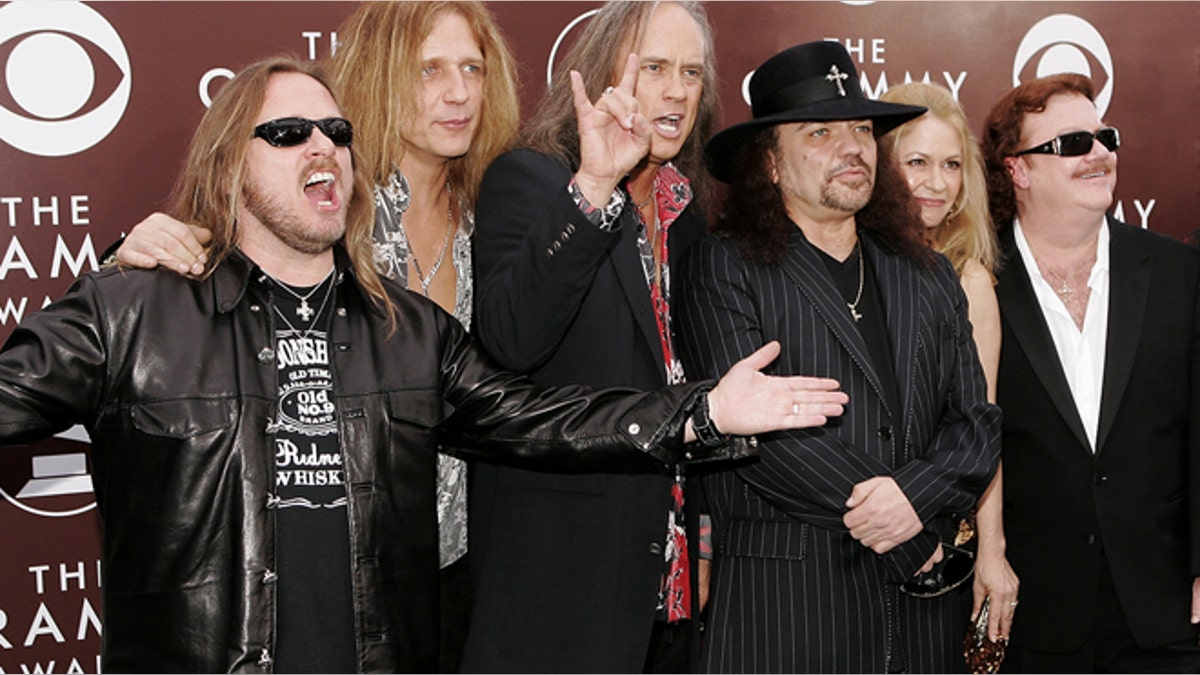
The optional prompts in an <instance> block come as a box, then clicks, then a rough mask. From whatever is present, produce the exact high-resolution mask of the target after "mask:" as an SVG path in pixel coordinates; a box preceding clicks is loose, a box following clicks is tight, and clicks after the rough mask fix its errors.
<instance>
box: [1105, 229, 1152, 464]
mask: <svg viewBox="0 0 1200 675" xmlns="http://www.w3.org/2000/svg"><path fill="white" fill-rule="evenodd" d="M1129 229H1130V226H1129V225H1126V224H1124V223H1120V222H1118V221H1116V220H1112V219H1110V220H1109V222H1108V232H1109V242H1108V256H1109V274H1108V298H1109V299H1108V337H1107V344H1106V346H1105V348H1104V385H1103V391H1102V392H1101V395H1100V430H1099V433H1098V434H1097V435H1096V452H1097V453H1099V452H1100V450H1101V449H1102V448H1103V447H1104V439H1105V438H1106V437H1107V436H1108V432H1109V430H1110V429H1111V428H1112V424H1113V419H1114V418H1115V417H1116V415H1117V410H1119V409H1120V407H1121V398H1122V397H1123V396H1124V394H1125V386H1126V385H1127V384H1128V383H1129V377H1130V374H1131V373H1132V372H1133V361H1134V359H1133V355H1134V354H1135V353H1136V352H1137V348H1138V342H1139V339H1140V338H1141V335H1142V324H1143V322H1144V321H1145V317H1146V304H1147V300H1148V298H1149V295H1150V276H1151V270H1152V269H1153V265H1152V264H1151V262H1150V254H1149V252H1147V251H1146V250H1145V248H1143V247H1142V246H1141V245H1140V244H1139V242H1138V240H1137V238H1136V237H1132V236H1129V235H1130V232H1129Z"/></svg>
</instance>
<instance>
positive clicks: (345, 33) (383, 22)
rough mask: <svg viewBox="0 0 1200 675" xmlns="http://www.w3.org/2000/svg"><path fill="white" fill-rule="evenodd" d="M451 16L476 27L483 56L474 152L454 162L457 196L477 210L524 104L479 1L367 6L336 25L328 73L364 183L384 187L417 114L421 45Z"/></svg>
mask: <svg viewBox="0 0 1200 675" xmlns="http://www.w3.org/2000/svg"><path fill="white" fill-rule="evenodd" d="M447 12H452V13H456V14H458V15H460V16H462V17H463V18H464V19H465V20H466V21H467V24H468V25H470V27H471V32H472V33H473V34H474V36H475V40H476V41H477V42H478V43H479V48H480V50H481V51H482V52H483V69H484V78H483V93H482V97H481V100H480V102H479V128H478V130H477V131H476V133H475V138H474V139H473V140H472V141H471V147H470V150H469V151H468V152H467V153H466V154H465V155H463V156H462V157H456V158H454V159H452V160H450V162H449V171H450V176H449V181H450V185H451V187H452V188H453V189H454V194H455V195H458V196H460V197H462V198H463V199H465V200H466V203H467V204H468V205H470V206H472V207H473V206H474V204H475V198H476V195H477V194H478V192H479V183H480V181H481V180H482V179H483V173H484V171H485V170H486V169H487V167H488V165H489V164H491V162H492V160H493V159H495V158H496V157H497V156H498V155H499V154H500V153H502V152H504V151H505V150H507V149H508V148H509V146H511V145H512V142H513V139H514V138H515V137H516V133H517V124H518V118H519V116H520V105H519V102H518V100H517V84H516V80H517V78H516V65H515V61H514V60H513V57H512V54H511V53H510V52H509V50H508V46H507V45H506V44H505V41H504V38H503V36H502V35H501V34H500V29H499V27H497V25H496V22H495V20H494V19H493V18H492V15H491V13H490V12H488V10H487V8H486V7H484V6H483V3H481V2H366V3H363V4H362V5H360V6H359V7H358V9H356V10H355V11H354V13H353V14H351V15H350V16H349V17H347V18H346V20H345V21H344V22H343V23H342V25H341V27H340V28H338V39H339V42H340V44H339V46H338V49H337V52H336V53H335V54H334V55H333V57H332V58H331V59H330V62H329V72H330V75H331V77H332V78H333V81H334V83H335V84H336V86H337V89H338V93H339V94H340V96H341V101H342V106H343V109H344V110H345V113H346V117H347V118H349V119H350V121H351V122H353V123H354V145H355V147H356V148H357V149H358V156H359V158H360V160H361V162H362V166H361V168H362V170H363V173H364V174H365V175H366V177H367V179H368V180H369V181H370V182H371V183H373V184H375V185H386V184H387V182H388V180H389V178H390V176H391V174H392V172H393V171H395V170H396V168H397V165H398V162H399V160H400V158H402V157H403V156H404V153H405V152H406V150H407V143H406V140H405V138H404V131H403V130H404V127H405V124H406V123H408V122H410V121H412V120H413V119H415V117H416V115H417V97H416V92H418V91H420V87H421V44H422V43H423V42H424V41H425V38H427V37H428V36H429V34H430V33H431V32H432V31H433V28H434V24H435V23H436V21H437V19H438V18H439V17H440V16H442V15H443V14H444V13H447Z"/></svg>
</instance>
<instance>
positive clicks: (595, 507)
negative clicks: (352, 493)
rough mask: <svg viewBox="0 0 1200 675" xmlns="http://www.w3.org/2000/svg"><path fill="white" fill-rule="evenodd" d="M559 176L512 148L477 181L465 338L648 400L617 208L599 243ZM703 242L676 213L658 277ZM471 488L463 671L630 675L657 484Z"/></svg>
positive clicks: (658, 567)
mask: <svg viewBox="0 0 1200 675" xmlns="http://www.w3.org/2000/svg"><path fill="white" fill-rule="evenodd" d="M572 173H573V172H572V170H570V169H568V168H567V167H566V166H565V165H563V164H562V163H561V162H558V161H556V160H554V159H552V158H550V157H547V156H545V155H541V154H538V153H535V152H532V151H528V150H517V151H513V152H510V153H507V154H505V155H503V156H501V157H500V158H499V159H497V160H496V161H495V162H494V163H493V165H492V166H491V167H490V168H489V170H488V172H487V174H486V175H485V177H484V180H483V184H482V186H481V188H480V195H479V203H478V207H477V209H476V231H475V271H476V279H477V284H476V291H475V292H476V305H475V311H476V317H475V324H474V326H475V334H476V336H477V337H478V339H479V340H480V341H481V342H482V344H483V346H484V348H485V349H486V351H488V352H489V353H490V354H491V355H492V356H493V357H495V358H496V360H497V361H499V362H500V363H501V364H502V365H503V366H505V367H508V368H512V369H515V370H517V371H520V372H525V373H529V374H530V375H531V376H532V378H533V379H534V380H535V381H537V382H543V383H577V384H588V385H593V386H606V385H617V384H620V385H625V386H633V387H638V388H642V389H656V388H658V387H661V386H663V385H664V384H665V382H666V375H665V370H664V366H663V356H662V347H661V345H660V341H659V335H658V328H657V324H656V322H655V319H654V313H653V307H652V305H651V301H650V294H649V290H648V288H647V285H646V277H645V274H644V272H643V271H642V267H641V259H640V257H639V253H638V248H637V221H636V216H635V215H634V209H633V206H632V203H631V202H629V203H628V204H627V206H626V209H625V212H624V213H622V214H621V217H620V221H619V222H620V225H619V228H618V229H617V230H616V231H615V232H611V233H608V232H603V231H601V230H600V229H599V228H598V227H596V226H595V225H593V224H592V223H590V222H588V221H587V219H586V218H585V217H584V216H583V214H582V213H581V212H580V211H579V208H578V207H577V206H576V205H575V203H574V201H573V200H572V198H571V196H570V195H569V194H568V192H567V184H568V183H569V181H570V179H571V175H572ZM703 231H704V222H703V219H702V218H701V217H700V214H698V213H697V212H696V210H695V209H694V208H691V207H689V208H688V209H686V210H685V211H684V212H683V213H682V214H681V215H680V217H679V218H678V219H677V220H676V221H675V223H674V224H673V225H672V226H671V228H670V230H669V239H668V241H669V245H670V257H671V264H672V266H674V265H675V264H676V263H677V262H678V261H679V259H680V257H681V256H682V255H683V254H684V253H685V252H686V251H687V249H688V247H689V246H690V245H691V244H692V242H694V241H695V240H697V239H698V238H699V237H700V236H701V235H702V234H703ZM472 480H473V483H472V486H471V512H470V519H469V522H470V530H471V540H470V551H471V560H472V570H473V572H474V582H475V595H474V611H473V614H472V619H471V628H470V635H469V637H468V641H467V647H466V653H465V655H464V658H463V668H464V670H466V671H467V672H511V671H518V672H556V673H557V672H563V673H565V672H641V670H642V665H643V661H644V659H645V656H646V651H647V647H648V645H649V642H650V634H651V629H652V627H653V622H654V615H655V605H656V602H657V596H658V586H659V580H660V574H661V572H662V569H663V554H662V547H663V545H664V543H665V541H666V533H667V515H668V513H669V511H670V507H671V499H670V488H671V484H672V477H671V476H670V475H668V474H665V473H661V474H644V475H629V474H619V473H589V474H580V475H556V474H550V473H542V472H537V471H528V470H522V469H512V468H506V467H494V466H477V467H476V468H473V469H472ZM689 515H691V514H690V513H689ZM692 539H694V537H693V538H692ZM693 543H694V542H693ZM693 559H694V558H693Z"/></svg>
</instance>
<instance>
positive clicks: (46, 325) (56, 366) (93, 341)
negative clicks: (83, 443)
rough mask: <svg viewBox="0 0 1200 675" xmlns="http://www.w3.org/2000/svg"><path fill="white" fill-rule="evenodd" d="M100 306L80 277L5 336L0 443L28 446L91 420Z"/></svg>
mask: <svg viewBox="0 0 1200 675" xmlns="http://www.w3.org/2000/svg"><path fill="white" fill-rule="evenodd" d="M99 302H100V300H99V293H98V292H97V289H96V284H95V281H94V280H93V279H92V278H91V277H89V276H83V277H81V278H79V279H78V280H76V281H75V283H74V284H73V285H72V286H71V288H70V289H69V290H68V291H67V294H66V295H65V296H64V297H63V298H62V299H60V300H58V301H57V302H54V303H52V304H51V305H49V306H47V307H46V308H45V309H43V310H41V311H39V312H35V313H33V314H30V315H29V316H28V317H26V319H25V320H24V321H22V322H21V324H20V325H19V326H17V328H16V330H14V331H13V333H12V335H11V336H9V338H8V341H7V342H6V343H5V344H4V347H3V349H0V442H2V443H4V444H17V443H30V442H33V441H36V440H39V439H42V438H46V437H48V436H51V435H53V434H55V433H57V432H59V431H63V430H64V429H67V428H69V427H70V426H72V425H74V424H85V425H89V426H90V424H91V423H92V422H93V421H94V420H95V418H96V416H97V414H98V410H99V405H100V403H101V401H103V400H104V397H103V395H102V391H103V387H104V384H105V379H106V378H105V374H106V366H107V354H106V350H107V348H108V346H107V345H106V344H105V339H104V336H103V333H102V331H101V328H100V323H99V317H100V315H101V312H100V311H99Z"/></svg>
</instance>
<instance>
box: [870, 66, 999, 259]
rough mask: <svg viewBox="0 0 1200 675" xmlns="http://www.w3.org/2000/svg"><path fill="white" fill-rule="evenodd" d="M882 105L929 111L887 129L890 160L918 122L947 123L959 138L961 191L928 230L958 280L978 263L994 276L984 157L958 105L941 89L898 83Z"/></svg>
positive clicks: (885, 141) (993, 239) (885, 139)
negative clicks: (970, 265)
mask: <svg viewBox="0 0 1200 675" xmlns="http://www.w3.org/2000/svg"><path fill="white" fill-rule="evenodd" d="M880 100H881V101H888V102H890V103H904V104H907V105H916V106H921V107H923V108H928V109H929V112H927V113H925V114H924V115H922V116H921V117H918V118H917V119H915V120H911V121H909V122H906V123H904V124H901V125H900V126H898V127H896V128H895V129H892V130H891V131H889V132H888V133H887V134H885V135H884V136H883V137H882V138H880V144H881V145H887V146H888V147H889V148H890V149H891V150H892V152H893V155H894V153H895V151H896V149H897V147H899V144H900V139H901V138H902V137H903V136H904V134H905V133H907V132H908V131H909V130H910V129H912V125H914V124H916V123H917V122H918V121H920V120H922V119H925V118H926V117H929V116H932V117H935V118H937V119H939V120H942V121H943V122H945V123H947V124H949V125H950V126H951V127H953V128H954V130H955V132H957V134H958V140H959V144H960V145H961V146H962V148H963V152H962V179H963V180H962V189H960V190H959V192H958V194H957V195H956V196H955V198H954V202H953V204H952V205H951V207H950V214H949V215H948V216H947V217H946V220H944V221H943V222H942V223H941V224H939V225H938V226H937V227H935V228H933V229H934V232H933V244H934V248H935V249H937V251H938V252H939V253H941V254H943V255H945V256H946V257H947V258H949V259H950V262H951V263H953V264H954V269H955V271H957V272H958V273H959V275H961V274H962V273H963V268H964V267H965V266H966V264H967V261H968V260H971V259H974V260H977V261H978V262H979V263H980V264H981V265H983V267H984V269H986V270H988V271H989V272H992V273H995V268H996V246H997V245H996V234H995V232H994V231H993V229H992V221H991V218H990V217H988V209H987V179H986V177H985V175H984V171H983V154H982V153H981V152H980V150H979V143H978V142H977V141H976V140H975V134H973V133H971V127H970V125H969V123H968V122H967V116H966V114H965V113H964V112H963V109H962V106H960V105H959V104H958V102H957V101H955V100H954V97H953V96H952V95H951V94H950V91H949V90H948V89H946V88H945V87H941V86H938V85H934V84H925V83H922V82H911V83H907V84H900V85H897V86H894V87H892V88H891V89H888V90H887V93H885V94H884V95H883V96H881V97H880Z"/></svg>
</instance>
